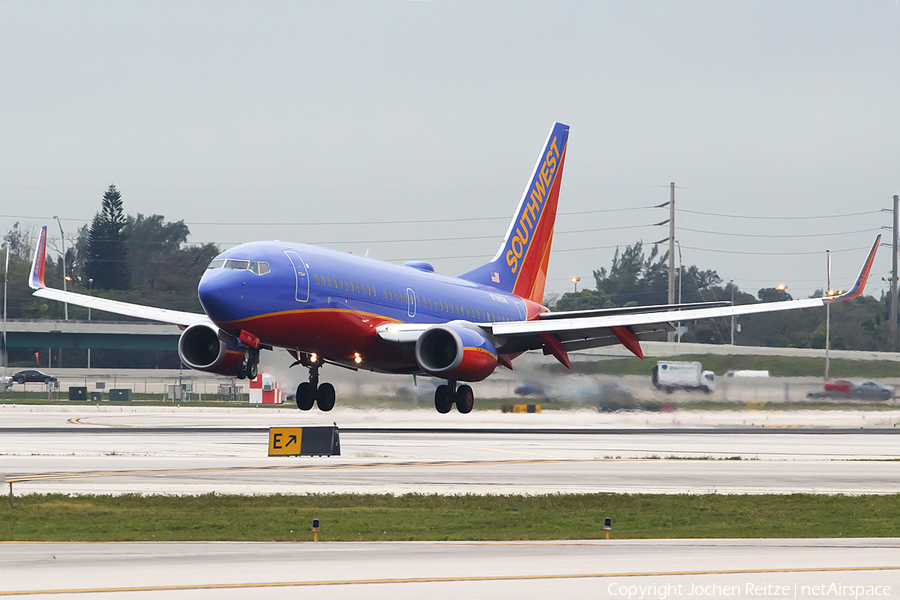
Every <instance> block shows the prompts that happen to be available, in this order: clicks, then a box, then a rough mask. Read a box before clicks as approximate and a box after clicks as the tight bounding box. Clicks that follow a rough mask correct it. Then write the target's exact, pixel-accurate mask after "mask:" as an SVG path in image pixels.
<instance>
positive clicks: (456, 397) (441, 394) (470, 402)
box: [434, 381, 475, 415]
mask: <svg viewBox="0 0 900 600" xmlns="http://www.w3.org/2000/svg"><path fill="white" fill-rule="evenodd" d="M454 404H456V410H458V411H459V412H461V413H462V414H464V415H465V414H468V413H470V412H472V408H473V407H474V406H475V392H473V391H472V387H471V386H468V385H465V384H463V385H461V386H459V387H456V382H455V381H448V382H447V385H439V386H437V389H436V390H434V407H435V408H436V409H437V411H438V412H439V413H441V414H442V415H445V414H447V413H448V412H450V409H451V408H453V405H454Z"/></svg>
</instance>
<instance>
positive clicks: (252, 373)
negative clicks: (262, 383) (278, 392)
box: [247, 363, 259, 379]
mask: <svg viewBox="0 0 900 600" xmlns="http://www.w3.org/2000/svg"><path fill="white" fill-rule="evenodd" d="M257 375H259V365H257V364H256V363H250V366H249V367H247V378H248V379H256V376H257Z"/></svg>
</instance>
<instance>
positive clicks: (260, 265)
mask: <svg viewBox="0 0 900 600" xmlns="http://www.w3.org/2000/svg"><path fill="white" fill-rule="evenodd" d="M206 268H207V269H236V270H238V271H250V272H252V273H256V274H257V275H265V274H266V273H268V272H270V271H271V269H270V268H269V263H267V262H263V261H257V260H235V259H228V260H226V259H224V258H217V259H216V260H214V261H212V262H211V263H209V266H208V267H206Z"/></svg>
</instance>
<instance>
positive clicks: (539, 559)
mask: <svg viewBox="0 0 900 600" xmlns="http://www.w3.org/2000/svg"><path fill="white" fill-rule="evenodd" d="M0 565H2V566H0V573H2V577H0V596H3V595H5V594H28V595H32V594H35V593H36V592H38V593H40V592H43V593H42V594H40V595H38V597H44V598H86V597H88V598H89V597H102V598H110V599H119V598H141V599H146V598H151V599H153V598H187V599H191V600H194V599H204V598H210V599H213V598H214V599H215V600H225V599H230V598H235V599H237V598H248V597H253V598H255V599H262V600H265V599H270V598H301V597H302V598H306V597H310V598H312V597H315V598H328V599H333V598H367V599H375V600H377V599H382V598H383V599H390V600H403V599H407V598H409V599H416V600H418V599H421V598H429V599H430V600H438V599H444V598H446V599H452V600H458V599H459V598H517V599H522V600H527V599H532V598H533V599H541V600H546V598H554V597H566V598H629V597H630V598H640V597H641V593H642V592H643V598H698V597H707V598H723V597H732V596H740V597H745V596H765V597H767V598H772V597H774V598H779V597H780V598H787V597H790V598H821V597H831V598H897V597H900V539H897V538H885V539H846V540H830V539H822V540H610V541H594V540H589V541H555V542H511V543H486V542H431V543H428V542H382V543H318V544H314V543H312V542H308V543H277V544H274V543H152V542H149V543H100V544H58V543H46V544H19V543H6V544H2V543H0ZM816 586H819V587H816ZM822 586H824V587H822ZM829 590H831V591H832V593H830V594H829V593H823V592H828V591H829ZM836 592H837V593H836Z"/></svg>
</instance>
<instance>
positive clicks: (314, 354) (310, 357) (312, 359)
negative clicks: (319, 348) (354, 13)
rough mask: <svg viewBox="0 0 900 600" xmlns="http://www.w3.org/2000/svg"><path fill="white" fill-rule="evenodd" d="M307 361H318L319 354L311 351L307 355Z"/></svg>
mask: <svg viewBox="0 0 900 600" xmlns="http://www.w3.org/2000/svg"><path fill="white" fill-rule="evenodd" d="M309 362H311V363H314V362H319V355H318V354H316V353H315V352H313V353H312V354H310V355H309Z"/></svg>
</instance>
